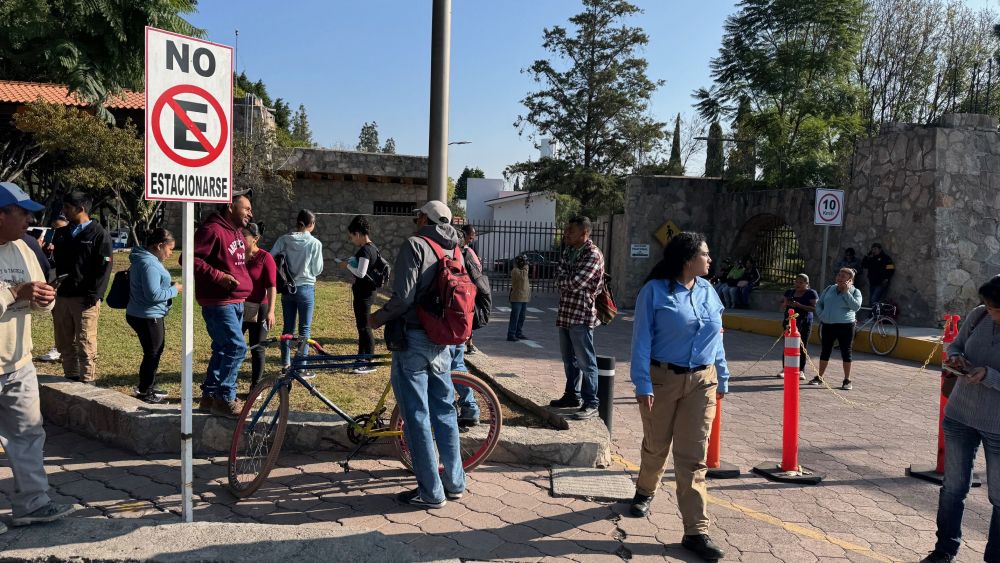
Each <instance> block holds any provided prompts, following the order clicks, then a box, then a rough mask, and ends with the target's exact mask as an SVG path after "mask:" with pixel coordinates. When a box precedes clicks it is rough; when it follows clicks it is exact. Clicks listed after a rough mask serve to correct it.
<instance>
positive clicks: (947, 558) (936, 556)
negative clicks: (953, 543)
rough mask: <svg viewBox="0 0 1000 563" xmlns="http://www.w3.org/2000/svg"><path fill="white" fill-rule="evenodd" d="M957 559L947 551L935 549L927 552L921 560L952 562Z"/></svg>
mask: <svg viewBox="0 0 1000 563" xmlns="http://www.w3.org/2000/svg"><path fill="white" fill-rule="evenodd" d="M954 560H955V557H954V556H953V555H948V554H947V553H945V552H943V551H940V550H937V549H935V550H934V551H932V552H930V553H928V554H927V557H924V558H923V559H921V560H920V563H951V562H952V561H954Z"/></svg>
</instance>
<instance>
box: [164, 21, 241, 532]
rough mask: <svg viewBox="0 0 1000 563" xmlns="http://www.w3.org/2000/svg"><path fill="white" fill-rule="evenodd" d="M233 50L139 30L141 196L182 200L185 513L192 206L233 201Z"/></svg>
mask: <svg viewBox="0 0 1000 563" xmlns="http://www.w3.org/2000/svg"><path fill="white" fill-rule="evenodd" d="M232 122H233V50H232V48H231V47H227V46H225V45H217V44H215V43H209V42H207V41H202V40H199V39H194V38H191V37H185V36H183V35H177V34H174V33H170V32H167V31H162V30H159V29H155V28H152V27H147V28H146V125H145V133H146V199H147V200H159V201H181V202H184V214H183V225H184V226H183V235H182V238H183V241H182V244H183V249H182V254H181V256H182V260H183V268H182V282H181V283H182V284H183V285H184V295H183V298H182V300H181V302H182V304H183V307H182V310H183V312H182V322H183V325H182V326H183V328H182V331H181V339H182V343H181V500H182V516H183V519H184V521H185V522H191V521H192V520H193V519H194V514H193V512H192V508H193V506H192V497H193V493H194V487H193V484H192V473H191V459H192V430H191V388H192V385H193V382H192V367H193V359H194V204H195V202H208V203H212V202H214V203H228V202H230V201H231V200H232V176H233V170H232V166H233V158H232V145H233V143H232Z"/></svg>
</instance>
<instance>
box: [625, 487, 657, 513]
mask: <svg viewBox="0 0 1000 563" xmlns="http://www.w3.org/2000/svg"><path fill="white" fill-rule="evenodd" d="M652 503H653V497H651V496H649V497H648V496H646V495H644V494H642V493H636V494H635V496H634V497H632V506H630V507H628V513H629V514H631V515H632V516H635V517H636V518H642V517H643V516H645V515H647V514H649V505H650V504H652Z"/></svg>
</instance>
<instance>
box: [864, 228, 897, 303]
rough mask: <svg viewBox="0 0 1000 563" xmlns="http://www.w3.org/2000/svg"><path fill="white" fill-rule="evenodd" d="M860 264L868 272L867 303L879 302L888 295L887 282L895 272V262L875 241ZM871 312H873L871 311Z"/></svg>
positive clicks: (890, 280) (888, 282)
mask: <svg viewBox="0 0 1000 563" xmlns="http://www.w3.org/2000/svg"><path fill="white" fill-rule="evenodd" d="M861 266H862V267H863V268H864V269H865V271H866V272H868V288H869V289H868V291H869V298H868V303H869V304H870V305H874V304H875V303H881V302H882V301H883V300H884V299H885V298H886V297H888V296H889V284H890V283H891V282H892V276H893V275H895V273H896V264H895V262H893V261H892V257H890V256H889V255H888V254H886V253H885V251H884V250H882V245H881V244H879V243H877V242H876V243H874V244H872V247H871V250H869V251H868V255H867V256H865V257H864V259H863V260H862V261H861ZM872 314H873V315H874V314H875V312H874V311H872Z"/></svg>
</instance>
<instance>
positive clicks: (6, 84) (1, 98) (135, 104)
mask: <svg viewBox="0 0 1000 563" xmlns="http://www.w3.org/2000/svg"><path fill="white" fill-rule="evenodd" d="M68 91H69V89H68V88H67V87H66V86H65V85H62V84H42V83H38V82H16V81H13V80H0V103H2V102H9V103H24V104H26V103H29V102H33V101H35V100H37V99H38V98H41V99H42V100H44V101H46V102H49V103H51V104H63V105H67V106H80V107H86V106H88V105H89V104H87V103H86V102H84V101H83V100H81V99H80V97H79V96H77V95H76V94H72V95H69V94H68ZM145 106H146V96H145V95H144V94H143V93H142V92H133V91H131V90H122V91H121V93H120V94H118V95H115V96H111V97H109V98H108V100H107V102H105V104H104V107H106V108H108V109H138V110H141V109H143V108H145Z"/></svg>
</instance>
